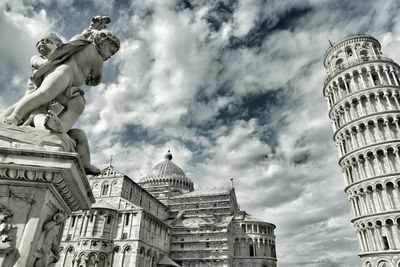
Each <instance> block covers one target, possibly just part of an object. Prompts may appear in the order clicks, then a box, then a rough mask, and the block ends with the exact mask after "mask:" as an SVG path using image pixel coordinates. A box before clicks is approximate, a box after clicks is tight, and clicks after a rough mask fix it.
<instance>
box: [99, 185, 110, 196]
mask: <svg viewBox="0 0 400 267" xmlns="http://www.w3.org/2000/svg"><path fill="white" fill-rule="evenodd" d="M108 188H109V185H108V184H105V185H103V188H102V189H101V195H102V196H107V195H108Z"/></svg>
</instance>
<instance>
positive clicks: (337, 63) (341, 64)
mask: <svg viewBox="0 0 400 267" xmlns="http://www.w3.org/2000/svg"><path fill="white" fill-rule="evenodd" d="M335 65H336V68H338V69H341V68H342V67H343V59H341V58H339V59H338V60H336V63H335Z"/></svg>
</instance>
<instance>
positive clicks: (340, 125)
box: [323, 34, 400, 267]
mask: <svg viewBox="0 0 400 267" xmlns="http://www.w3.org/2000/svg"><path fill="white" fill-rule="evenodd" d="M324 66H325V68H326V70H327V73H328V74H327V77H326V78H325V82H324V91H323V93H324V96H325V99H326V101H327V102H328V106H329V118H330V119H331V120H332V125H333V129H334V134H333V140H334V141H335V143H336V145H337V147H338V151H339V165H340V167H341V168H342V171H343V175H344V178H345V189H344V190H345V192H346V194H347V196H348V199H349V201H350V204H351V207H352V209H353V212H354V213H353V214H354V217H353V219H352V223H353V225H354V228H355V232H356V234H357V237H358V241H359V245H360V253H359V256H360V258H361V261H362V266H366V267H368V266H370V267H389V266H391V267H399V266H400V231H399V229H400V192H399V188H400V125H399V119H400V86H399V83H400V81H399V77H400V73H399V72H400V67H399V65H398V64H397V63H395V62H394V61H393V60H391V59H390V58H388V57H385V56H383V55H382V53H381V45H380V43H379V42H378V40H376V39H375V38H373V37H372V36H369V35H366V34H357V35H352V36H349V37H346V38H344V39H342V40H340V41H338V42H336V43H335V44H333V45H331V47H330V48H329V49H328V51H326V53H325V59H324Z"/></svg>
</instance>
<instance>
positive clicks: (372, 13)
mask: <svg viewBox="0 0 400 267" xmlns="http://www.w3.org/2000/svg"><path fill="white" fill-rule="evenodd" d="M399 5H400V4H399V2H397V1H394V0H392V1H383V0H381V1H373V0H370V1H328V0H326V1H315V0H310V1H289V0H287V1H282V0H277V1H262V0H259V1H257V0H256V1H250V0H238V1H234V0H220V1H215V0H201V1H161V0H159V1H157V0H152V1H128V0H126V1H74V0H64V1H52V0H42V1H14V0H13V1H11V0H10V1H4V0H3V1H0V12H1V13H2V16H1V17H0V22H1V24H2V27H1V28H0V34H1V38H2V42H1V43H0V56H1V58H2V65H1V66H0V84H1V87H0V90H2V91H1V92H2V93H1V97H0V100H1V101H0V107H1V108H2V109H4V108H5V107H6V106H7V105H9V104H11V103H12V102H14V101H16V100H17V99H18V98H19V97H20V96H21V95H22V94H23V92H24V90H25V89H24V88H25V83H26V80H27V78H28V77H29V75H30V66H29V64H30V63H29V59H30V57H31V56H32V55H33V54H34V53H35V43H36V42H37V40H38V39H39V38H40V37H41V36H42V35H43V34H44V33H46V32H49V31H53V32H57V33H59V34H61V35H62V36H63V38H64V39H65V40H69V39H70V38H71V37H72V36H74V35H75V34H78V33H80V32H81V31H82V30H83V29H84V28H86V27H87V26H88V24H89V21H90V18H91V17H93V16H95V15H98V14H101V15H110V16H112V20H113V21H112V23H111V25H110V29H111V30H113V31H114V32H115V33H116V34H117V35H118V36H120V38H121V49H120V51H119V52H118V53H117V54H116V55H115V56H114V57H113V58H112V59H111V60H110V61H109V62H106V63H105V68H104V80H103V83H102V84H101V85H100V86H97V87H96V88H88V87H85V88H83V89H84V90H85V97H86V100H87V106H86V110H85V112H84V114H83V115H82V117H81V118H80V121H79V123H78V125H77V127H80V128H83V129H84V130H85V131H86V132H87V134H88V136H89V138H90V145H91V148H92V154H93V161H94V163H96V164H97V165H99V166H101V167H105V166H106V165H107V164H108V161H109V159H110V157H111V155H113V157H114V160H113V165H114V166H115V167H117V168H118V169H119V170H120V171H121V172H123V173H126V174H127V175H129V176H130V177H132V178H133V179H134V180H135V181H138V180H139V179H140V178H141V177H143V176H144V175H146V173H147V172H149V171H150V169H151V167H152V166H154V165H155V164H156V163H158V162H160V161H161V160H163V154H165V153H166V150H167V149H168V148H169V147H170V148H171V150H172V154H173V156H174V159H173V160H174V162H175V163H177V164H178V165H179V166H181V167H182V168H183V169H184V170H185V171H186V173H187V174H188V176H189V177H190V178H191V179H193V181H194V182H195V187H196V188H207V187H221V186H228V185H229V184H230V178H234V184H235V189H236V192H237V196H238V200H239V202H240V204H241V208H242V209H245V210H247V211H248V212H250V213H251V214H253V215H254V216H255V217H258V218H261V219H263V220H266V221H269V222H272V223H274V224H276V226H277V228H276V235H277V239H276V241H277V252H278V260H279V266H281V267H289V266H290V267H293V266H302V267H304V266H311V267H314V266H357V265H359V260H358V257H357V253H358V250H359V248H358V244H357V241H356V238H355V237H356V236H355V234H354V230H353V228H352V226H351V224H350V219H351V216H352V215H351V213H350V205H349V203H348V201H347V197H346V195H345V194H344V192H343V188H344V182H343V178H342V174H341V172H340V168H339V167H338V166H337V160H338V157H337V152H336V149H335V147H334V144H333V142H332V138H331V136H332V128H331V124H330V122H329V120H328V115H327V113H328V110H327V106H326V103H325V100H324V98H323V96H322V86H323V79H324V76H325V71H324V69H323V65H322V60H323V56H324V53H325V51H326V49H327V48H328V45H329V43H328V38H329V39H330V40H332V41H335V40H338V39H340V38H342V37H344V36H346V35H349V34H353V33H359V32H368V33H370V34H371V35H373V36H376V37H377V38H378V39H379V40H381V42H382V47H383V52H384V53H385V54H387V55H389V56H390V57H392V58H393V59H394V60H395V61H397V62H399V61H400V52H399V51H400V50H399V49H398V47H399V45H400V21H399V20H400V19H399V16H398V14H397V13H398V10H399Z"/></svg>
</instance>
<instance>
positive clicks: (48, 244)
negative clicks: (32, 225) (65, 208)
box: [33, 212, 65, 267]
mask: <svg viewBox="0 0 400 267" xmlns="http://www.w3.org/2000/svg"><path fill="white" fill-rule="evenodd" d="M64 220H65V216H64V214H62V213H61V212H58V213H56V214H55V215H54V216H53V218H52V219H51V220H50V221H48V222H46V223H45V224H44V226H43V232H44V236H43V243H42V247H41V248H40V250H38V251H37V253H36V257H37V258H36V260H35V262H34V264H33V266H34V267H42V266H54V264H55V263H56V262H57V261H58V260H59V258H60V252H59V242H58V240H59V235H60V232H61V230H62V226H63V222H64Z"/></svg>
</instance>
